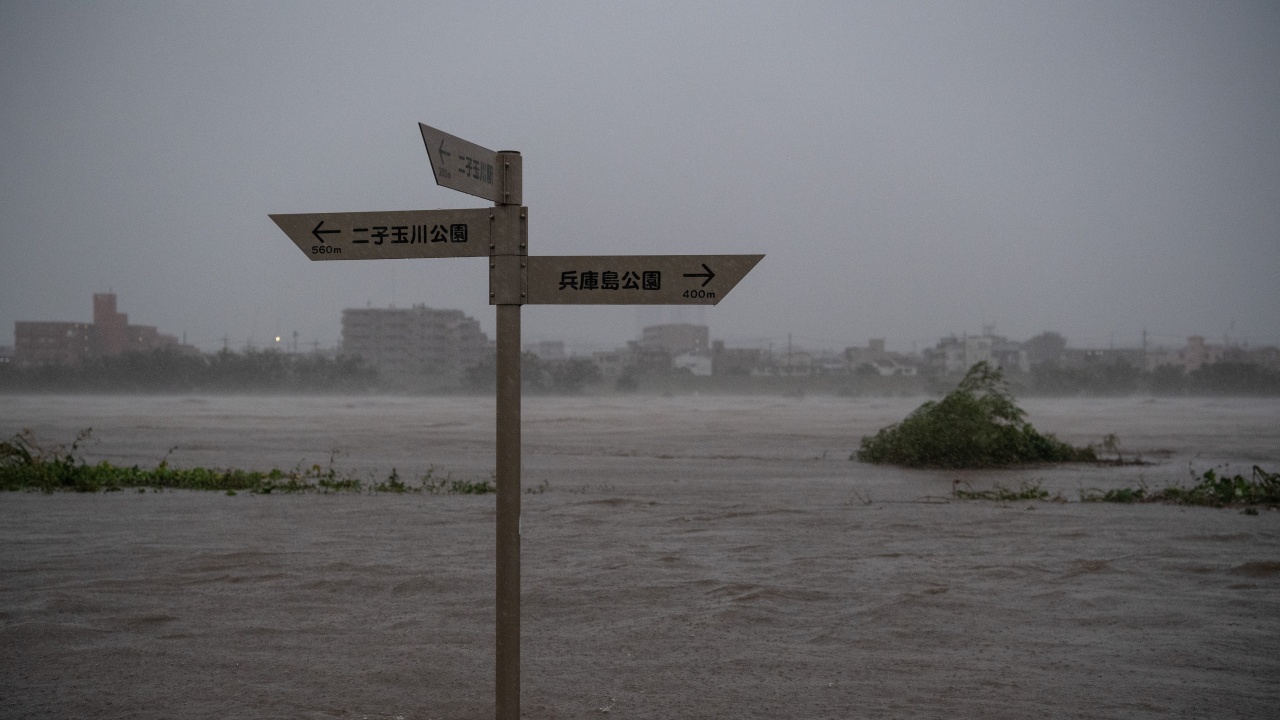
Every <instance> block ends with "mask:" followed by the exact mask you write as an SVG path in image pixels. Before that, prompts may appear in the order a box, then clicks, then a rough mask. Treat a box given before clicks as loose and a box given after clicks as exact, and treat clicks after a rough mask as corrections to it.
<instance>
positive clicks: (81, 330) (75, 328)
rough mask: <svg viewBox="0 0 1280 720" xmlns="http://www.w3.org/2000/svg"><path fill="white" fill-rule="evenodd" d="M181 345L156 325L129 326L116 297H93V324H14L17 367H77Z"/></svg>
mask: <svg viewBox="0 0 1280 720" xmlns="http://www.w3.org/2000/svg"><path fill="white" fill-rule="evenodd" d="M177 344H178V338H176V337H174V336H173V335H164V334H162V333H160V332H159V331H157V330H156V328H155V326H154V325H130V324H129V316H128V315H126V314H124V313H121V312H116V296H115V293H94V295H93V323H92V324H89V323H77V322H27V321H19V322H15V323H14V324H13V361H14V364H15V365H22V366H33V365H76V364H79V363H81V362H84V361H85V360H87V359H90V358H94V357H110V356H112V355H119V354H120V353H123V352H130V351H140V352H146V351H150V350H156V349H158V348H162V347H172V346H176V345H177Z"/></svg>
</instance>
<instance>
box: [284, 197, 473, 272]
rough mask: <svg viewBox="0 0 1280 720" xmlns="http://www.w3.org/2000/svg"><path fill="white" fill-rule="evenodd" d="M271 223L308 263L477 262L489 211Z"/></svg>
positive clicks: (327, 216) (323, 216)
mask: <svg viewBox="0 0 1280 720" xmlns="http://www.w3.org/2000/svg"><path fill="white" fill-rule="evenodd" d="M271 219H272V220H274V221H275V223H276V225H279V226H280V229H281V230H283V231H284V234H285V235H288V236H289V239H290V240H292V241H293V244H294V245H297V246H298V249H299V250H301V251H302V252H303V253H305V254H306V256H307V257H309V258H311V259H312V260H386V259H398V258H445V257H480V256H487V255H488V254H489V244H490V243H491V242H492V240H491V238H492V236H493V209H492V208H470V209H463V210H402V211H389V212H353V213H302V214H298V215H272V216H271Z"/></svg>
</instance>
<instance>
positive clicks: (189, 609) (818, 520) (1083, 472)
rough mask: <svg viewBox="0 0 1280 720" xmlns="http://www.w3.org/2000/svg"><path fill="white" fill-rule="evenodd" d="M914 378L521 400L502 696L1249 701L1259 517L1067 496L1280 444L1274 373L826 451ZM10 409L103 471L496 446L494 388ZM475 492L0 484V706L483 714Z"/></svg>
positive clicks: (483, 562) (812, 706) (620, 707)
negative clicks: (936, 437)
mask: <svg viewBox="0 0 1280 720" xmlns="http://www.w3.org/2000/svg"><path fill="white" fill-rule="evenodd" d="M920 402H921V399H918V398H915V399H909V398H889V399H871V398H831V397H805V398H777V397H696V396H682V397H628V396H610V397H603V398H543V397H527V398H526V399H525V402H524V410H523V413H524V423H523V434H524V455H523V457H524V485H525V487H527V488H537V487H544V488H546V491H545V492H542V493H539V494H526V495H524V496H523V505H524V511H523V520H522V532H523V535H522V542H523V553H524V555H523V563H522V564H523V614H522V622H523V669H522V686H523V710H524V713H523V714H524V716H525V717H529V718H576V717H600V716H602V715H610V716H617V717H633V718H672V717H681V718H723V717H739V718H741V717H747V718H778V717H812V718H845V717H926V718H928V717H949V718H950V717H995V718H1006V717H1007V718H1023V717H1033V716H1047V717H1082V718H1083V717H1090V718H1093V717H1124V718H1130V717H1167V716H1170V715H1174V716H1187V717H1208V716H1212V717H1268V716H1272V715H1273V713H1274V711H1275V708H1276V707H1278V706H1280V592H1278V591H1280V512H1274V511H1268V510H1263V511H1262V512H1261V513H1260V514H1257V515H1245V514H1241V513H1240V512H1239V511H1238V510H1232V509H1208V508H1185V507H1175V506H1165V505H1153V504H1143V505H1113V504H1105V505H1104V504H1095V503H1080V502H1078V499H1079V493H1080V492H1081V490H1086V489H1092V488H1097V489H1108V488H1112V487H1120V486H1126V485H1128V486H1132V485H1136V484H1138V483H1145V484H1147V485H1148V486H1152V487H1160V486H1163V485H1166V484H1170V483H1178V482H1182V483H1186V482H1188V480H1189V479H1190V474H1191V473H1192V472H1193V471H1194V472H1202V471H1204V470H1207V469H1209V468H1214V467H1216V468H1220V469H1222V468H1226V469H1229V470H1230V471H1231V472H1242V473H1245V474H1248V472H1249V470H1250V468H1251V467H1252V466H1253V465H1255V464H1256V465H1261V466H1262V467H1264V468H1266V469H1268V470H1271V471H1275V470H1277V469H1280V400H1276V399H1237V398H1194V399H1163V398H1158V399H1153V398H1108V399H1080V398H1072V399H1028V400H1025V401H1022V402H1020V404H1021V406H1022V407H1023V408H1024V409H1026V410H1027V412H1028V416H1029V419H1030V420H1031V421H1032V422H1033V423H1034V424H1035V425H1036V427H1037V428H1038V429H1040V430H1041V431H1044V432H1053V433H1055V434H1057V435H1058V437H1060V438H1061V439H1063V440H1066V441H1068V442H1071V443H1073V444H1078V445H1079V444H1085V443H1090V442H1092V443H1095V444H1096V443H1099V442H1100V441H1101V438H1102V437H1103V436H1104V435H1107V434H1111V433H1114V434H1115V435H1116V436H1117V437H1118V438H1119V440H1120V449H1121V451H1122V452H1123V453H1124V455H1125V457H1138V456H1141V457H1142V458H1143V459H1145V460H1147V461H1148V462H1149V464H1145V465H1129V466H1125V467H1115V466H1095V465H1062V466H1052V467H1035V468H1018V469H1014V470H1001V471H967V472H955V471H924V470H903V469H897V468H886V467H878V466H870V465H864V464H861V463H857V462H851V461H850V460H849V455H850V453H851V452H852V451H853V450H854V449H855V448H856V447H857V441H858V438H859V437H861V436H863V435H867V434H871V433H874V432H875V431H876V430H877V429H879V428H880V427H882V426H884V425H886V424H889V423H891V422H896V421H898V420H900V419H902V418H903V417H904V416H905V415H906V414H907V413H909V412H910V411H911V410H912V409H914V408H915V407H916V406H918V405H919V404H920ZM21 428H31V429H32V430H33V431H34V432H35V433H36V435H37V437H39V438H41V439H42V440H46V441H49V442H64V443H65V442H68V441H70V440H71V439H72V438H73V437H74V436H75V435H76V433H77V432H78V431H80V430H83V429H86V428H92V434H91V435H90V439H89V441H88V442H87V443H86V444H85V445H84V448H83V454H84V456H85V458H86V459H87V460H89V461H97V460H100V459H107V460H110V461H111V462H113V463H116V464H124V465H132V464H139V465H143V466H150V465H154V464H156V463H157V462H159V461H161V460H162V459H167V461H168V462H169V463H170V464H173V465H180V466H195V465H203V466H214V467H239V468H246V469H269V468H271V467H280V468H285V469H288V468H292V467H296V466H303V467H308V466H310V465H312V464H321V465H325V464H328V463H330V462H333V463H334V464H335V466H336V467H337V468H338V469H339V470H341V471H344V472H349V473H355V474H359V475H363V476H367V477H371V478H382V477H385V476H386V474H387V473H389V472H390V471H391V470H392V468H394V469H395V470H396V471H397V472H398V473H399V475H400V476H401V477H403V478H406V479H408V480H412V479H413V478H415V477H417V476H419V475H421V474H422V473H424V472H426V471H427V470H428V468H432V469H433V470H432V471H433V472H434V473H436V475H437V476H440V475H444V474H451V475H453V476H454V477H459V478H467V479H481V478H487V477H489V475H490V473H491V472H492V468H493V442H494V403H493V400H492V398H387V397H347V398H341V397H339V398H333V397H325V398H304V397H275V398H272V397H60V396H53V397H49V396H6V397H0V434H2V435H3V436H4V437H8V436H9V435H12V434H13V433H14V432H17V431H18V430H19V429H21ZM956 481H960V482H962V483H968V485H969V486H972V487H974V488H978V489H985V488H989V487H992V486H993V485H994V484H996V483H998V484H1001V485H1004V486H1006V487H1016V486H1018V485H1019V484H1020V483H1023V482H1037V483H1040V484H1041V485H1042V486H1043V487H1044V488H1046V489H1048V490H1050V492H1051V493H1053V494H1054V495H1056V496H1058V497H1059V501H1056V502H1017V503H996V502H985V501H958V500H955V499H953V498H952V496H951V490H952V487H953V484H954V483H955V482H956ZM1064 501H1065V502H1064ZM493 517H494V513H493V498H492V496H478V497H477V496H449V495H441V496H428V495H388V494H366V495H317V494H308V495H293V496H288V495H285V496H281V495H276V494H272V495H266V496H258V495H247V494H243V493H242V494H240V495H237V496H234V497H232V496H226V495H223V494H218V493H194V492H172V491H171V492H163V493H153V492H147V493H136V492H132V491H130V492H124V493H109V494H98V495H75V494H58V495H41V494H37V493H5V494H0V600H2V602H0V716H4V717H49V718H66V717H101V718H114V717H142V718H162V717H163V718H172V717H255V718H259V717H262V718H271V717H279V718H483V717H492V713H493V709H492V699H493V669H492V668H493V553H494V551H493Z"/></svg>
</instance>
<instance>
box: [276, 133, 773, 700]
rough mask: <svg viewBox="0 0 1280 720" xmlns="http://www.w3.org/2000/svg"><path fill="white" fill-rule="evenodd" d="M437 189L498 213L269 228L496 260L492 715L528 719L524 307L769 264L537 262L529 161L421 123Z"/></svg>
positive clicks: (696, 281) (709, 295)
mask: <svg viewBox="0 0 1280 720" xmlns="http://www.w3.org/2000/svg"><path fill="white" fill-rule="evenodd" d="M418 128H419V130H421V132H422V141H423V143H424V144H425V145H426V148H427V156H428V157H429V158H430V159H431V169H432V171H433V172H434V173H435V178H436V183H437V184H438V185H441V186H442V187H447V188H451V189H453V190H457V191H459V192H464V193H467V194H469V195H475V196H476V197H481V198H484V199H486V200H489V201H491V202H492V203H493V207H491V208H467V209H460V210H401V211H388V212H345V213H302V214H289V215H271V219H272V220H274V221H275V223H276V225H278V226H279V227H280V229H281V230H283V231H284V233H285V235H288V236H289V239H290V240H292V241H293V243H294V244H295V245H297V246H298V249H299V250H301V251H302V252H303V254H305V255H306V256H307V257H308V258H310V259H312V260H375V259H382V260H387V259H406V258H456V257H487V258H489V304H490V305H494V306H496V310H497V321H498V362H497V381H498V382H497V393H498V397H497V448H496V453H495V455H496V473H495V474H496V479H497V505H498V507H497V562H496V565H497V567H496V571H497V572H496V580H497V583H496V584H497V602H496V632H495V635H496V638H497V643H496V652H495V666H496V667H495V693H496V697H495V701H496V702H495V717H497V718H498V720H517V719H518V718H519V717H520V306H521V305H529V304H543V305H715V304H716V303H718V302H720V301H721V300H722V299H724V296H725V295H728V294H729V291H730V290H732V289H733V288H734V286H735V285H737V284H738V281H740V280H741V279H742V278H743V277H745V276H746V274H747V273H748V272H750V271H751V268H753V267H755V265H756V263H758V262H760V260H761V259H762V258H763V257H764V255H585V256H530V255H529V208H527V207H524V206H523V205H522V204H521V203H522V202H523V192H522V176H523V172H522V170H523V166H522V164H521V163H522V158H521V156H520V153H518V152H515V151H501V152H494V151H493V150H487V149H485V148H483V147H480V146H479V145H476V144H475V143H471V142H467V141H466V140H463V139H462V138H459V137H455V136H453V135H450V134H448V133H446V132H442V131H440V130H437V129H435V128H433V127H430V126H428V125H423V124H421V123H419V125H418Z"/></svg>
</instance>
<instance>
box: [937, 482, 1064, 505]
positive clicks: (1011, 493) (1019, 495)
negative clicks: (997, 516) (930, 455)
mask: <svg viewBox="0 0 1280 720" xmlns="http://www.w3.org/2000/svg"><path fill="white" fill-rule="evenodd" d="M960 485H961V482H960V481H959V480H957V481H955V483H953V484H952V487H951V494H952V496H954V497H957V498H959V499H961V500H995V501H997V502H1016V501H1019V500H1048V499H1049V491H1048V490H1045V489H1044V488H1042V487H1040V483H1025V482H1024V483H1022V484H1021V485H1019V486H1018V488H1017V489H1016V490H1014V489H1010V488H1007V487H1004V486H1003V485H1001V484H999V483H996V485H995V486H994V487H992V488H991V489H990V490H974V489H973V488H972V487H970V486H969V484H968V483H964V486H965V487H964V488H963V489H962V488H961V487H960Z"/></svg>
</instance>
